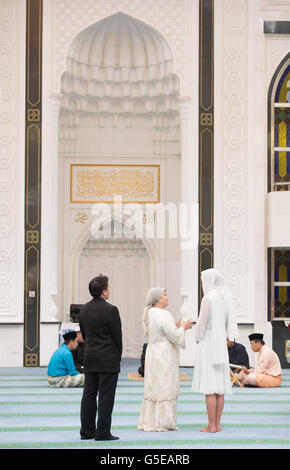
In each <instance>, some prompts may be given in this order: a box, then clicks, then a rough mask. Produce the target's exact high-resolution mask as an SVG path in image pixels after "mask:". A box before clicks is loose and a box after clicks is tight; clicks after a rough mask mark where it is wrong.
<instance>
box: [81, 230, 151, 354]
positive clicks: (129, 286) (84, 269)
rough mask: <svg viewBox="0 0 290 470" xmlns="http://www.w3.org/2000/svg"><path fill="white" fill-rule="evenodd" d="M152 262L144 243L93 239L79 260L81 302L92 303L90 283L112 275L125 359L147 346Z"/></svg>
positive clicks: (114, 300)
mask: <svg viewBox="0 0 290 470" xmlns="http://www.w3.org/2000/svg"><path fill="white" fill-rule="evenodd" d="M149 268H150V260H149V256H148V251H147V250H146V248H145V246H144V244H143V243H142V241H141V240H138V239H136V238H132V239H130V240H129V239H126V238H118V239H95V238H94V237H90V238H89V239H88V241H87V243H86V244H85V246H84V248H83V250H82V252H81V255H80V258H79V282H78V299H79V301H80V303H85V302H87V301H88V300H90V296H89V292H88V284H89V281H90V280H91V279H92V278H93V277H95V276H96V275H98V274H99V273H103V274H106V275H108V276H109V282H110V286H111V295H110V300H109V302H111V303H113V304H114V305H117V306H118V309H119V312H120V316H121V321H122V334H123V357H139V356H140V353H141V348H142V345H143V341H144V339H143V331H142V314H143V306H144V298H145V296H146V292H147V290H148V288H149V287H150V285H149V282H150V270H149Z"/></svg>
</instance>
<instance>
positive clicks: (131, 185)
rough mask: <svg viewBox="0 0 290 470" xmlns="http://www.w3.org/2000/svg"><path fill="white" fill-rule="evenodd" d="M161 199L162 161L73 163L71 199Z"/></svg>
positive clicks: (108, 200)
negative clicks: (136, 163)
mask: <svg viewBox="0 0 290 470" xmlns="http://www.w3.org/2000/svg"><path fill="white" fill-rule="evenodd" d="M116 196H121V197H122V203H129V202H131V203H150V202H151V203H158V202H160V165H95V164H71V165H70V202H71V203H97V202H102V203H104V202H107V203H113V202H114V198H115V197H116Z"/></svg>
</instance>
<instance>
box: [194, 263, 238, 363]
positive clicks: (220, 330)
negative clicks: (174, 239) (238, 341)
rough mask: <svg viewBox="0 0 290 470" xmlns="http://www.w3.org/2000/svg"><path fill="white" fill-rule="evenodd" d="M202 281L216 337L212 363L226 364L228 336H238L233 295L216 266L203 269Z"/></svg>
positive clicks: (214, 336) (213, 343)
mask: <svg viewBox="0 0 290 470" xmlns="http://www.w3.org/2000/svg"><path fill="white" fill-rule="evenodd" d="M201 282H202V289H203V293H204V296H205V297H208V298H209V300H210V302H211V310H212V334H213V338H214V341H212V351H211V358H212V364H214V365H217V364H225V363H227V362H228V359H229V356H228V349H227V344H226V338H229V340H230V341H234V339H235V338H236V337H237V322H236V314H235V309H234V303H233V297H232V294H231V291H230V288H229V286H228V284H227V282H226V280H225V278H224V276H223V275H222V274H221V273H220V272H219V271H218V270H217V269H215V268H211V269H206V270H205V271H202V273H201ZM224 300H225V301H226V302H225V303H224ZM225 308H227V309H228V321H227V325H226V326H225V322H224V318H225V316H224V313H225V312H224V309H225Z"/></svg>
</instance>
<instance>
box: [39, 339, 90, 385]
mask: <svg viewBox="0 0 290 470" xmlns="http://www.w3.org/2000/svg"><path fill="white" fill-rule="evenodd" d="M63 339H64V343H63V345H62V346H61V347H60V348H59V349H57V350H56V351H55V352H54V353H53V355H52V356H51V359H50V361H49V364H48V368H47V376H48V383H49V385H50V387H56V388H60V387H63V388H68V387H82V386H83V385H84V381H85V375H84V374H80V373H79V372H78V371H77V370H76V367H75V364H74V360H73V355H72V351H74V350H75V349H76V348H77V347H78V339H77V333H76V332H75V331H69V332H67V333H65V334H64V335H63Z"/></svg>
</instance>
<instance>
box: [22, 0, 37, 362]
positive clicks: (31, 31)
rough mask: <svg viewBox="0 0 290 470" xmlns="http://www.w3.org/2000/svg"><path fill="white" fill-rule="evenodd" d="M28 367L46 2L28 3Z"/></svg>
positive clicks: (33, 358) (32, 349) (33, 350)
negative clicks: (43, 14) (44, 7)
mask: <svg viewBox="0 0 290 470" xmlns="http://www.w3.org/2000/svg"><path fill="white" fill-rule="evenodd" d="M26 5H27V17H26V113H25V116H26V119H25V126H26V136H25V242H24V243H25V262H24V297H25V298H24V352H23V354H24V366H25V367H35V366H38V365H39V324H40V252H41V245H40V243H41V104H42V102H41V92H42V90H41V88H42V85H41V82H42V74H41V71H42V0H27V4H26Z"/></svg>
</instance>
